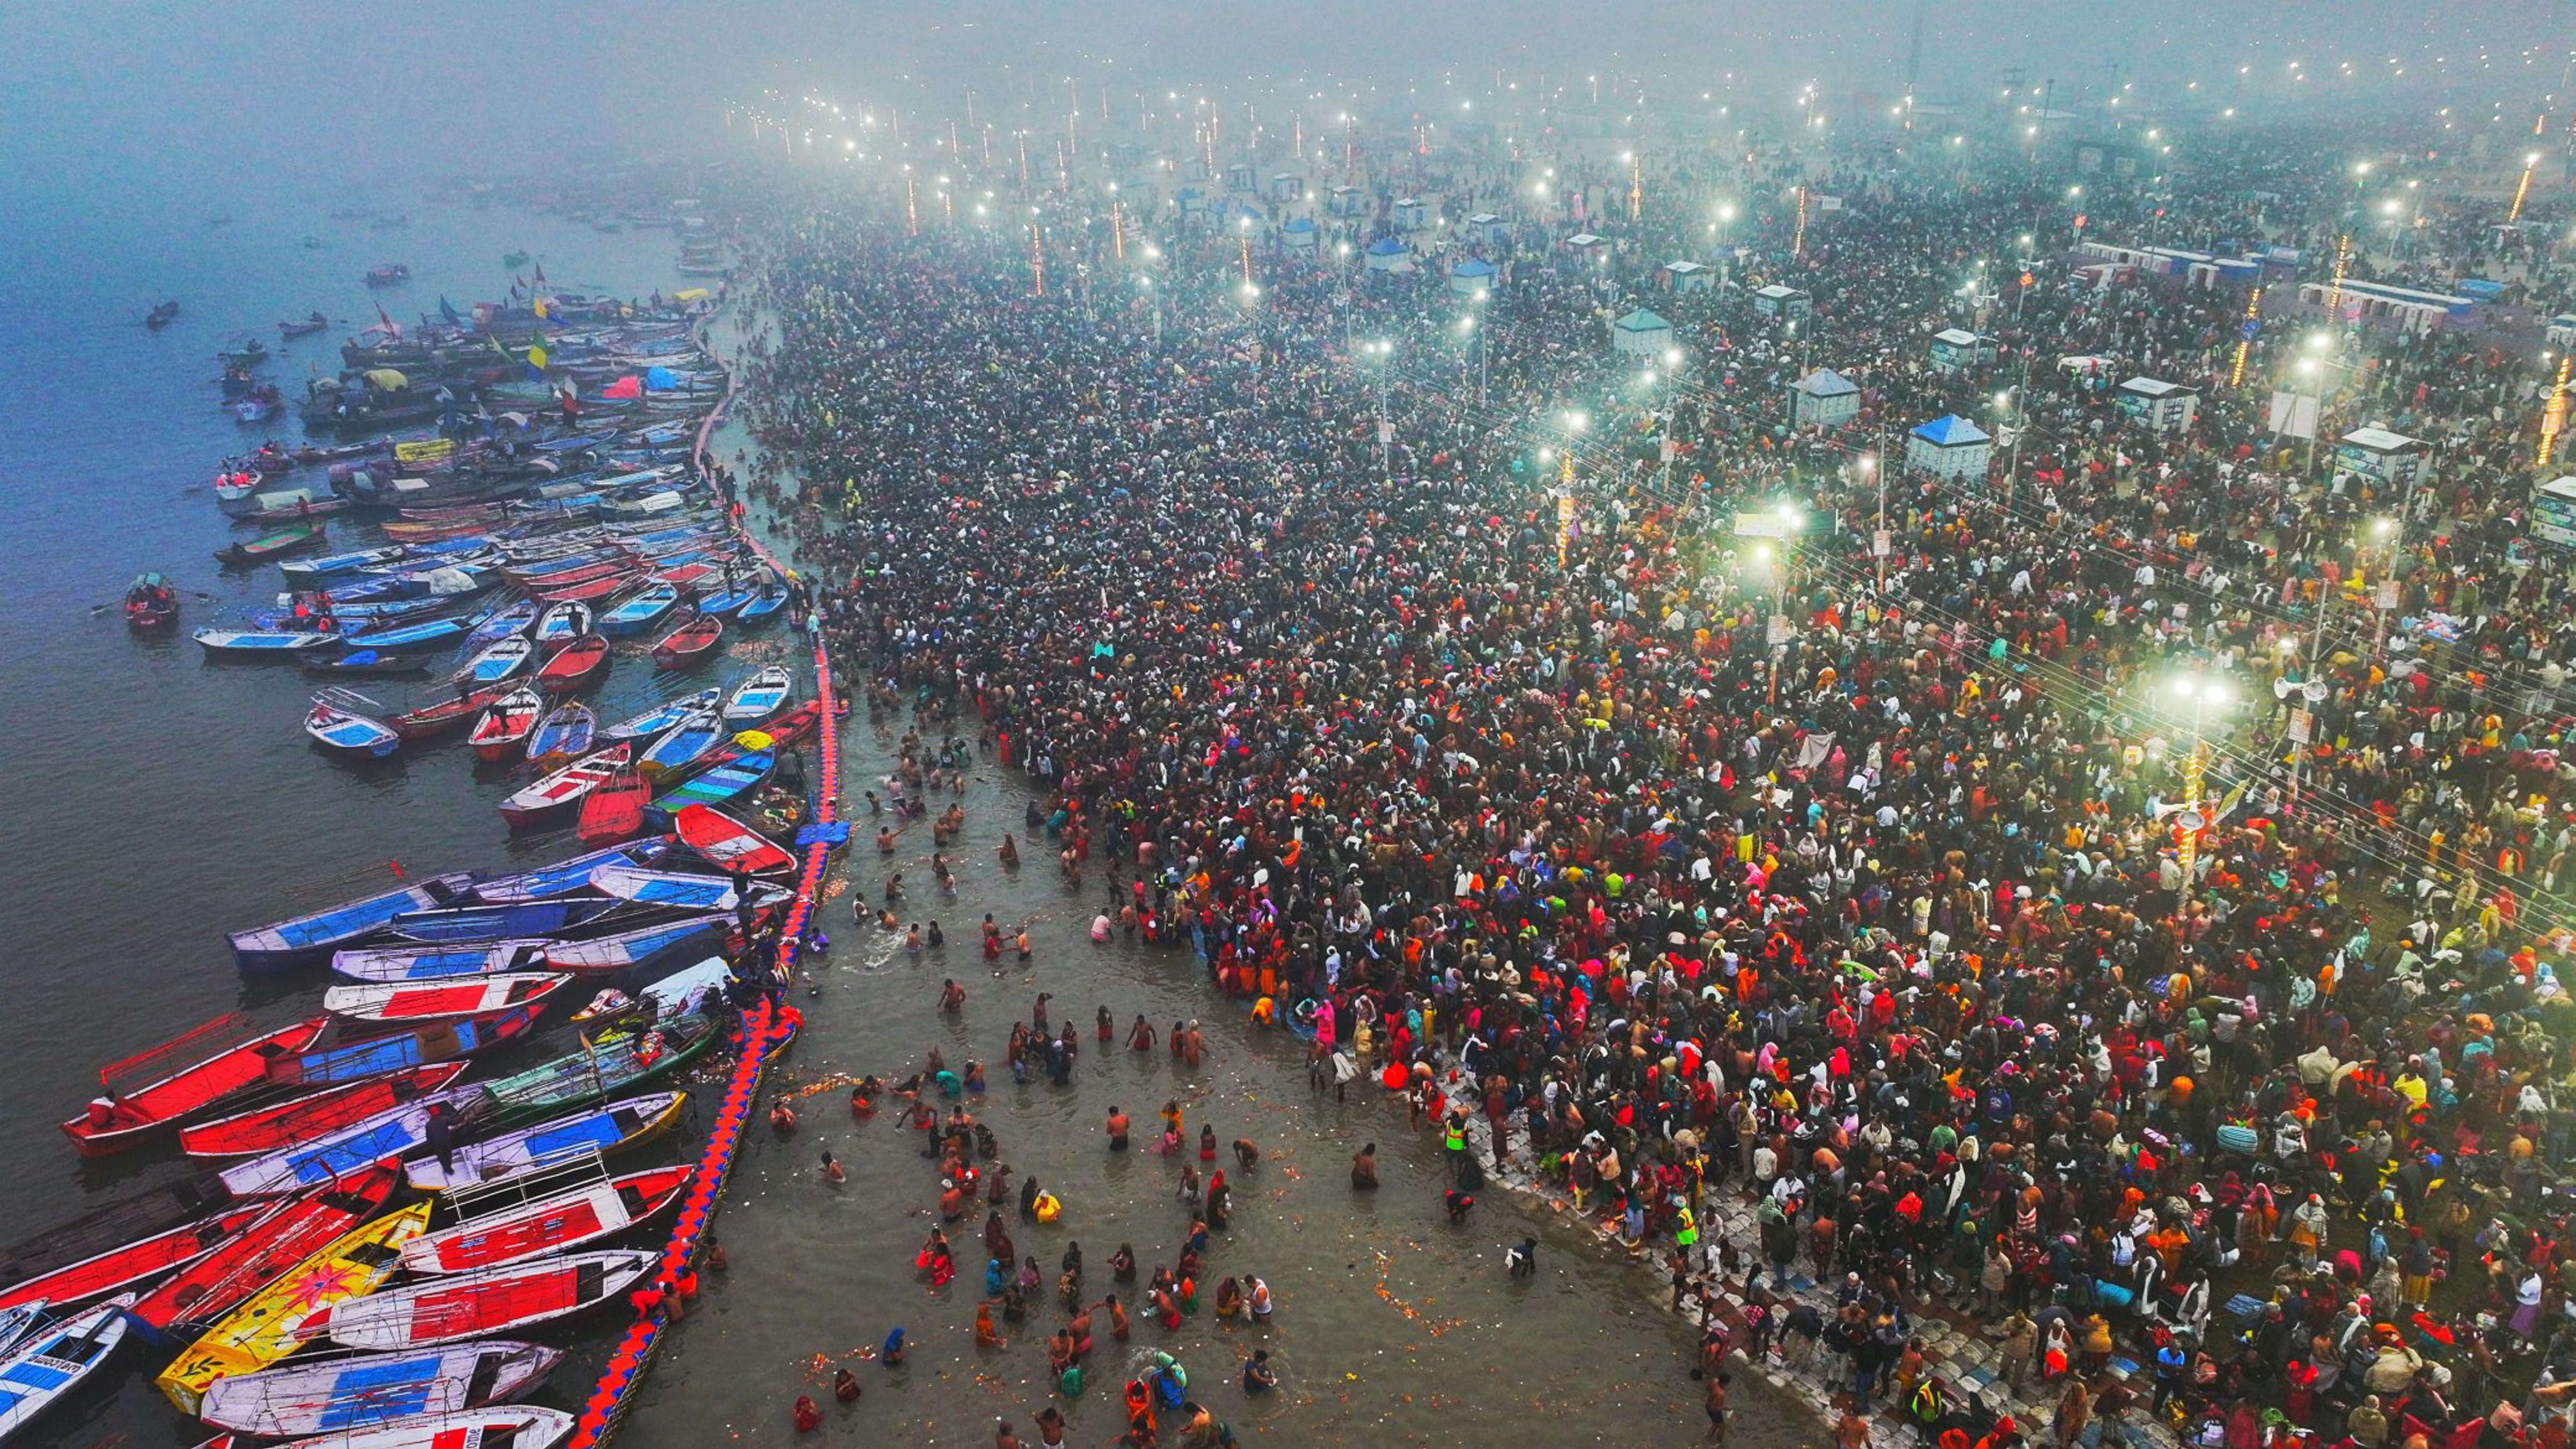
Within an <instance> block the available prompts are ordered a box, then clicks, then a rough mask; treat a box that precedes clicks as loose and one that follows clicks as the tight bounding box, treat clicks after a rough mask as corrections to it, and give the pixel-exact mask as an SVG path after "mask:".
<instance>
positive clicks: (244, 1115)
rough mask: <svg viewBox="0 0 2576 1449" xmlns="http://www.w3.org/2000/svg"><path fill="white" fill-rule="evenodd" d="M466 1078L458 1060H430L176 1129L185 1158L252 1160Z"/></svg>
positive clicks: (415, 1099) (388, 1109)
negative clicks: (459, 1078) (422, 1064)
mask: <svg viewBox="0 0 2576 1449" xmlns="http://www.w3.org/2000/svg"><path fill="white" fill-rule="evenodd" d="M464 1074H465V1063H463V1062H433V1063H431V1064H429V1065H427V1066H419V1067H411V1068H408V1069H406V1070H403V1071H399V1072H396V1073H394V1074H393V1075H391V1076H384V1077H369V1078H367V1079H366V1080H365V1081H360V1082H351V1083H348V1084H347V1085H346V1086H339V1087H329V1088H326V1089H324V1090H322V1091H319V1092H307V1093H305V1094H303V1095H300V1096H296V1097H291V1098H289V1099H287V1100H286V1101H283V1102H278V1103H275V1104H273V1105H270V1106H266V1107H260V1108H256V1109H254V1110H251V1111H248V1112H236V1113H234V1114H233V1115H232V1116H229V1117H218V1118H216V1119H215V1120H214V1121H212V1122H200V1123H198V1124H197V1125H196V1126H194V1127H186V1128H182V1129H180V1132H179V1150H180V1151H182V1152H185V1153H187V1154H188V1155H189V1156H190V1157H253V1156H257V1155H258V1154H260V1153H263V1152H275V1151H276V1150H278V1149H279V1148H281V1147H287V1146H291V1145H293V1144H294V1143H297V1142H303V1141H307V1140H309V1139H312V1138H315V1137H320V1136H323V1135H324V1134H326V1133H330V1132H336V1131H338V1130H339V1129H340V1128H343V1127H346V1126H349V1125H350V1124H352V1123H355V1122H359V1121H362V1120H364V1119H366V1118H369V1117H373V1116H375V1115H376V1114H377V1113H379V1112H388V1111H391V1110H393V1109H394V1108H396V1107H399V1106H402V1105H403V1104H404V1103H406V1102H412V1101H417V1100H418V1099H420V1098H422V1097H425V1096H427V1095H429V1094H430V1093H432V1092H435V1091H437V1090H439V1089H440V1088H441V1087H444V1086H446V1085H447V1084H449V1083H450V1082H453V1081H455V1080H456V1079H457V1078H458V1077H460V1076H463V1075H464Z"/></svg>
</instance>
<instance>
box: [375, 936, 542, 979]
mask: <svg viewBox="0 0 2576 1449" xmlns="http://www.w3.org/2000/svg"><path fill="white" fill-rule="evenodd" d="M550 944H552V943H550V942H548V941H547V940H545V939H544V938H542V937H527V938H523V939H518V940H502V941H490V942H485V941H467V942H464V943H462V944H459V945H454V946H425V945H420V944H418V943H408V942H407V943H405V944H403V945H399V946H372V947H368V948H365V949H363V950H357V951H341V952H338V953H336V954H334V955H333V956H332V957H331V969H332V971H333V972H335V973H336V974H338V975H341V976H345V977H347V978H349V979H350V980H352V981H388V982H390V981H453V980H456V979H458V978H460V977H467V976H494V975H499V974H500V973H502V972H505V971H529V970H534V969H537V968H539V967H542V966H544V965H545V964H546V948H547V946H548V945H550Z"/></svg>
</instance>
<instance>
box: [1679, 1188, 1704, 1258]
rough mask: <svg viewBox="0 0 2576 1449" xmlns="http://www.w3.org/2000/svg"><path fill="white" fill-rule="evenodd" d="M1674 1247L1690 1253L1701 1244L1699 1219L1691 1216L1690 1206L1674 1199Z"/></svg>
mask: <svg viewBox="0 0 2576 1449" xmlns="http://www.w3.org/2000/svg"><path fill="white" fill-rule="evenodd" d="M1673 1214H1674V1216H1673V1246H1674V1247H1676V1248H1679V1249H1681V1250H1682V1251H1683V1252H1684V1253H1688V1252H1689V1251H1690V1250H1691V1249H1692V1248H1693V1247H1695V1246H1697V1245H1698V1243H1699V1219H1697V1218H1695V1217H1693V1216H1691V1208H1690V1204H1689V1203H1687V1202H1685V1201H1683V1200H1682V1199H1681V1198H1678V1197H1676V1198H1674V1199H1673Z"/></svg>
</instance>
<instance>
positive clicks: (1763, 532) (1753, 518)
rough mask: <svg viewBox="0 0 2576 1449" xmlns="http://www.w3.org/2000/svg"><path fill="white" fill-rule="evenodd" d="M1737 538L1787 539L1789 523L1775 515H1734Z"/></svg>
mask: <svg viewBox="0 0 2576 1449" xmlns="http://www.w3.org/2000/svg"><path fill="white" fill-rule="evenodd" d="M1735 536H1736V537H1737V538H1787V537H1788V536H1789V522H1788V520H1787V519H1784V518H1782V517H1781V516H1780V515H1779V514H1776V513H1739V514H1737V515H1735Z"/></svg>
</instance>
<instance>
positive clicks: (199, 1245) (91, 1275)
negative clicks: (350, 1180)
mask: <svg viewBox="0 0 2576 1449" xmlns="http://www.w3.org/2000/svg"><path fill="white" fill-rule="evenodd" d="M266 1211H267V1208H266V1207H265V1205H263V1204H260V1203H235V1204H233V1205H232V1206H230V1207H228V1208H225V1209H223V1210H221V1211H219V1212H216V1213H214V1214H212V1215H210V1216H207V1217H203V1218H199V1219H198V1220H196V1221H195V1222H192V1223H186V1224H183V1225H181V1226H179V1227H175V1228H168V1229H165V1230H163V1231H161V1232H157V1233H153V1234H151V1235H150V1236H148V1237H142V1238H137V1239H135V1240H134V1241H133V1242H130V1243H126V1244H123V1245H121V1246H118V1247H114V1248H110V1249H108V1250H106V1251H105V1252H101V1253H94V1254H92V1255H91V1256H89V1257H86V1258H83V1259H81V1260H80V1261H79V1262H76V1263H65V1264H63V1265H62V1266H61V1267H59V1268H56V1269H54V1270H53V1271H51V1272H47V1273H39V1274H37V1275H36V1276H34V1277H32V1278H27V1279H24V1280H22V1281H20V1282H18V1283H15V1284H12V1285H11V1286H9V1287H7V1288H5V1289H0V1308H16V1307H19V1306H20V1305H22V1304H28V1303H35V1302H39V1301H41V1302H45V1303H50V1304H52V1305H53V1306H54V1307H55V1308H56V1309H58V1310H59V1309H65V1308H71V1307H75V1306H77V1305H79V1304H83V1303H88V1302H91V1301H93V1300H95V1299H99V1298H104V1297H106V1296H107V1295H109V1294H111V1293H121V1292H124V1291H125V1290H127V1289H129V1288H135V1287H138V1286H140V1285H142V1284H144V1283H148V1282H150V1281H152V1280H153V1279H155V1278H158V1277H160V1276H161V1275H162V1274H164V1273H169V1272H174V1271H176V1270H178V1269H180V1268H184V1267H186V1266H187V1265H188V1264H190V1263H193V1262H195V1261H197V1260H198V1259H199V1258H202V1257H204V1256H206V1255H207V1254H208V1253H211V1252H213V1251H215V1250H216V1249H217V1248H220V1247H222V1246H223V1245H224V1244H225V1242H227V1241H228V1240H230V1239H231V1238H232V1236H233V1235H234V1234H236V1233H239V1232H240V1231H242V1229H244V1228H247V1227H249V1226H250V1225H251V1224H252V1223H254V1222H257V1221H258V1220H259V1218H260V1215H261V1214H262V1213H264V1212H266Z"/></svg>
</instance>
